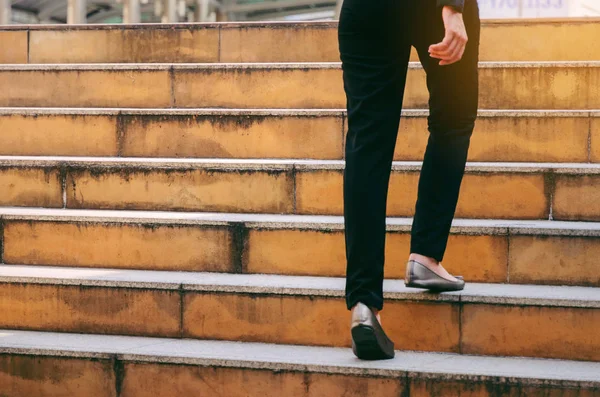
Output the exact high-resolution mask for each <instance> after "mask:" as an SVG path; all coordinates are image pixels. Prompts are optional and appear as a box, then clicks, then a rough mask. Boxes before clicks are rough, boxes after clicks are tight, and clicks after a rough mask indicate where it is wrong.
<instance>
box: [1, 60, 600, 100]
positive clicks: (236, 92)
mask: <svg viewBox="0 0 600 397" xmlns="http://www.w3.org/2000/svg"><path fill="white" fill-rule="evenodd" d="M479 82H480V88H479V93H480V100H479V106H480V108H482V109H578V110H583V109H598V108H600V91H598V89H597V87H598V82H600V61H587V62H482V63H481V64H480V71H479ZM0 84H1V85H2V86H3V87H4V89H5V90H4V95H2V97H0V106H9V107H10V106H14V107H131V108H148V107H150V108H175V107H179V108H214V107H216V108H253V109H262V108H272V109H288V108H289V109H322V108H336V109H338V108H343V107H345V105H346V97H345V96H344V90H343V84H342V71H341V67H340V65H339V63H270V64H266V63H263V64H260V63H253V64H241V63H216V64H208V63H205V64H102V65H90V64H72V65H66V64H63V65H0ZM428 100H429V94H428V93H427V87H426V83H425V72H424V71H423V69H422V68H421V66H420V64H417V63H412V64H411V65H410V68H409V70H408V81H407V85H406V94H405V96H404V107H407V108H425V107H427V104H428Z"/></svg>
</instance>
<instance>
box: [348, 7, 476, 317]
mask: <svg viewBox="0 0 600 397" xmlns="http://www.w3.org/2000/svg"><path fill="white" fill-rule="evenodd" d="M464 18H465V23H466V26H467V32H468V34H469V36H470V39H469V44H468V45H467V51H466V52H465V56H464V58H463V60H462V61H461V62H459V63H457V64H456V65H452V66H443V67H440V66H439V65H437V62H438V61H436V60H432V59H431V58H429V55H428V52H427V48H428V46H429V45H430V44H433V43H437V42H439V41H441V40H442V38H443V36H444V27H443V21H442V19H441V10H440V9H439V8H437V7H436V2H435V1H433V0H420V1H418V2H415V1H413V0H378V1H372V0H346V1H345V3H344V7H343V9H342V15H341V18H340V28H339V41H340V53H341V59H342V68H343V71H344V87H345V90H346V95H347V98H348V138H347V142H346V171H345V174H344V204H345V207H344V216H345V224H346V255H347V261H348V263H347V282H346V303H347V305H348V308H351V307H353V306H354V305H355V304H356V303H357V302H362V303H364V304H366V305H369V306H371V307H374V308H377V309H381V308H382V307H383V293H382V285H383V265H384V252H385V215H386V213H385V212H386V199H387V193H388V184H389V177H390V171H391V162H392V158H393V152H394V147H395V142H396V136H397V132H398V124H399V119H400V112H401V107H402V96H403V92H404V86H405V78H406V69H407V63H408V57H409V50H410V43H412V44H413V45H414V46H415V47H416V48H417V50H418V51H419V56H420V58H421V60H422V63H423V66H424V68H425V70H426V72H427V85H428V88H429V91H430V97H431V98H430V111H431V113H430V117H429V131H430V133H431V135H430V140H429V144H428V148H427V152H426V155H425V159H424V164H423V170H422V173H421V179H420V182H419V199H418V203H417V210H416V216H415V221H414V225H413V237H412V247H411V249H412V252H415V253H420V254H423V255H427V256H432V257H435V258H438V259H440V260H441V258H442V257H443V254H444V251H445V248H446V244H447V240H448V233H449V230H450V225H451V222H452V218H453V216H454V211H455V208H456V203H457V200H458V192H459V189H460V184H461V181H462V176H463V173H464V167H465V162H466V158H467V151H468V148H469V141H470V136H471V133H472V131H473V126H474V120H475V117H476V113H477V58H478V43H479V17H478V10H477V4H476V0H467V6H466V8H465V14H464Z"/></svg>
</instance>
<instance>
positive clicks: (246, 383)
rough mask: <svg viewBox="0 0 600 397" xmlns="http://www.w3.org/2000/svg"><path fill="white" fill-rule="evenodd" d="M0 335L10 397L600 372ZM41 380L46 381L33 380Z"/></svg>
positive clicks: (544, 388) (310, 389)
mask: <svg viewBox="0 0 600 397" xmlns="http://www.w3.org/2000/svg"><path fill="white" fill-rule="evenodd" d="M0 335H1V337H2V340H3V347H2V348H0V351H2V353H4V354H2V355H0V368H5V367H8V368H14V370H13V371H12V372H10V373H9V374H8V375H4V377H1V378H0V379H4V380H5V381H4V383H5V384H6V387H5V388H3V391H4V392H6V391H7V390H8V392H9V395H19V394H17V393H19V392H20V391H22V390H27V391H28V392H30V393H32V394H33V395H41V393H47V395H61V396H63V395H78V394H79V395H86V396H117V395H119V396H126V397H131V396H147V395H153V396H158V397H169V396H172V395H173V394H174V393H177V394H181V395H194V394H197V393H198V392H199V391H200V392H204V393H208V394H210V395H219V396H233V397H241V396H248V395H251V396H254V395H260V396H268V397H278V396H303V397H305V396H306V397H309V396H310V397H317V396H318V397H326V396H342V395H343V396H349V397H362V396H365V395H369V396H371V395H374V396H379V395H382V396H400V395H415V396H428V395H435V396H442V397H452V396H459V395H472V396H477V395H484V396H489V395H492V396H493V395H498V396H500V395H502V396H528V397H545V396H549V395H553V396H554V395H557V396H558V395H559V396H567V397H579V396H596V395H597V392H596V390H598V387H599V384H598V372H600V364H598V363H592V362H575V361H561V360H537V359H528V358H496V357H481V356H464V355H457V354H448V353H416V352H397V355H396V360H393V361H384V362H371V363H364V362H359V361H358V360H356V359H354V358H353V357H351V356H350V355H349V354H348V349H340V348H326V347H308V346H305V347H299V346H286V345H271V344H260V343H240V342H222V341H199V340H181V339H168V338H144V337H125V336H105V335H90V334H86V335H79V334H65V333H51V332H28V331H16V330H4V331H2V332H1V333H0ZM48 372H52V373H53V374H55V375H54V377H53V378H52V379H48V378H43V377H35V376H32V373H34V374H39V375H41V374H44V373H48ZM73 374H77V376H73ZM0 376H2V375H0ZM13 391H14V392H15V393H13V394H10V393H11V392H13Z"/></svg>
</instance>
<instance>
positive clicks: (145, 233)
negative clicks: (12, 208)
mask: <svg viewBox="0 0 600 397" xmlns="http://www.w3.org/2000/svg"><path fill="white" fill-rule="evenodd" d="M3 232H4V234H3V241H2V246H3V255H4V256H3V260H4V263H7V264H25V265H57V266H78V267H97V266H99V267H110V268H120V269H138V270H142V269H153V270H173V271H183V270H188V271H210V272H214V271H217V272H227V273H240V272H244V273H256V274H261V273H269V274H283V275H312V276H340V277H342V276H344V275H345V269H346V261H345V250H344V234H343V232H342V231H341V230H327V229H324V230H311V229H300V228H297V229H285V230H282V229H263V228H260V227H249V228H247V227H245V226H244V225H242V224H232V225H230V226H201V225H167V224H157V223H148V224H129V223H94V222H86V221H85V220H81V221H68V222H67V221H65V222H44V221H35V220H27V221H18V220H12V221H11V220H4V225H3ZM519 234H520V233H519V232H516V231H515V232H511V233H510V234H509V233H508V232H507V230H506V229H504V230H503V231H502V230H501V231H491V230H488V231H486V230H485V229H483V230H473V231H472V232H471V233H470V234H460V233H458V232H456V231H453V234H452V235H451V236H450V241H449V244H448V252H447V254H446V257H445V262H444V263H446V267H448V268H449V269H450V271H452V272H454V273H456V274H462V275H464V276H465V278H466V279H467V280H468V281H472V282H476V281H478V282H489V283H513V284H554V285H557V284H558V285H586V286H596V287H598V286H600V275H599V273H598V271H597V260H596V258H598V257H600V241H599V239H598V238H597V237H583V236H580V237H577V236H551V235H519ZM409 247H410V235H409V234H408V233H406V232H388V235H387V248H386V263H387V266H386V277H388V278H403V277H404V270H405V267H404V266H405V263H406V258H407V257H408V254H409V253H410V252H409ZM565 264H568V265H565ZM509 275H510V277H509Z"/></svg>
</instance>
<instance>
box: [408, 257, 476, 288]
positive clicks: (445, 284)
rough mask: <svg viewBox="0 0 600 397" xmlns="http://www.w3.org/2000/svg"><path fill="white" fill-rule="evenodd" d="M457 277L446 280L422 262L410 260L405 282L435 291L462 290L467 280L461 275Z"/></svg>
mask: <svg viewBox="0 0 600 397" xmlns="http://www.w3.org/2000/svg"><path fill="white" fill-rule="evenodd" d="M455 278H456V279H457V281H450V280H446V279H445V278H443V277H441V276H439V275H438V274H437V273H435V272H434V271H432V270H431V269H429V268H428V267H427V266H425V265H423V264H422V263H419V262H417V261H414V260H410V261H408V264H407V265H406V278H405V279H404V284H405V285H406V286H407V287H410V288H425V289H428V290H430V291H433V292H449V291H462V290H463V289H464V288H465V280H463V278H462V277H461V276H455Z"/></svg>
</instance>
